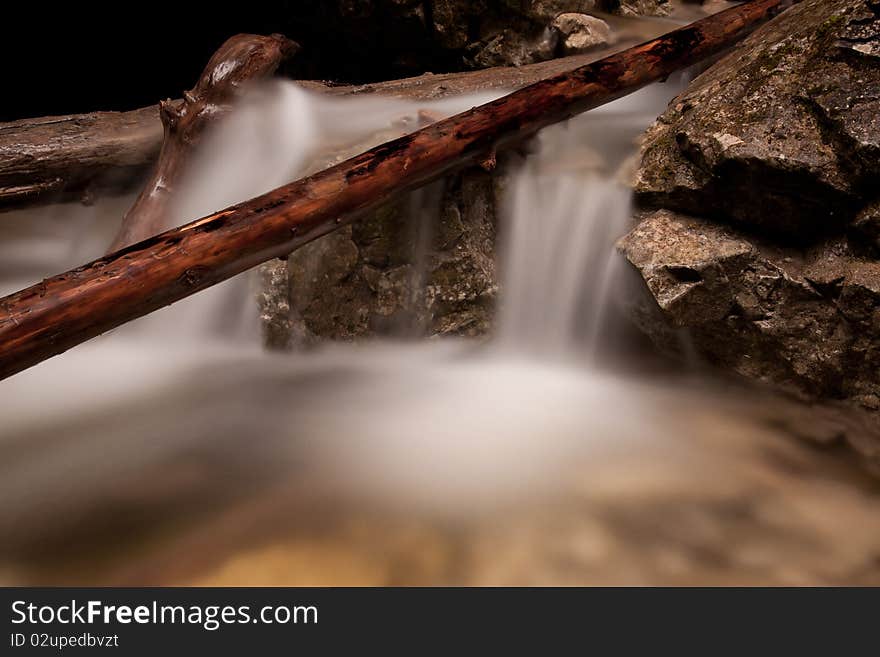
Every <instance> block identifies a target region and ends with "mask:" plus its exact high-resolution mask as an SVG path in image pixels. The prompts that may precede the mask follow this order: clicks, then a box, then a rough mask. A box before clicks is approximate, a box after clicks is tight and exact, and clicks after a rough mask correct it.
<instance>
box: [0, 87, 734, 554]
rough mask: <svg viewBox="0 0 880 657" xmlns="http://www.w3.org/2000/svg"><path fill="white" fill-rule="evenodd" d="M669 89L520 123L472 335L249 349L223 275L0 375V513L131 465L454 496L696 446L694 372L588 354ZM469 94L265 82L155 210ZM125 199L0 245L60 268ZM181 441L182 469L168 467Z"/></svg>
mask: <svg viewBox="0 0 880 657" xmlns="http://www.w3.org/2000/svg"><path fill="white" fill-rule="evenodd" d="M676 91H677V88H676V86H675V85H673V84H671V83H668V84H665V85H656V86H654V87H651V88H649V89H646V90H643V91H642V92H639V93H637V94H634V95H632V96H630V97H628V98H626V99H623V100H621V101H617V102H615V103H612V104H610V105H608V106H605V107H603V108H601V109H599V110H597V111H595V112H591V113H589V114H587V115H585V116H583V117H579V118H577V119H575V120H572V121H571V122H570V123H569V124H568V125H563V126H557V127H553V128H550V129H547V130H545V131H544V132H543V133H542V134H541V136H540V140H539V142H540V143H539V145H538V148H537V152H536V153H535V154H534V155H532V156H530V157H529V158H528V159H527V161H526V163H525V164H524V165H523V167H522V169H521V171H520V172H519V173H518V174H517V176H516V177H515V183H514V184H513V185H511V186H510V189H509V191H510V193H509V196H508V198H507V199H506V202H505V211H504V214H503V217H502V225H501V226H500V227H499V231H500V233H501V234H502V235H503V236H504V237H503V242H504V245H503V249H502V254H501V258H502V260H503V277H502V281H501V283H502V295H501V310H500V322H499V326H498V330H497V335H496V339H495V340H494V341H493V342H492V344H491V345H490V346H489V347H485V348H484V347H478V346H475V345H473V344H469V343H467V342H460V341H440V342H437V341H431V342H423V343H417V344H413V343H408V344H398V343H394V342H373V343H367V344H364V345H360V346H352V345H327V346H325V347H324V348H323V349H322V350H319V351H317V352H312V353H308V354H305V353H293V354H291V355H289V356H284V355H279V354H265V353H262V351H261V349H260V346H259V331H258V327H257V325H256V318H257V310H256V308H255V303H254V293H253V292H254V290H253V286H252V283H251V282H250V281H249V279H248V277H247V276H244V277H239V278H238V279H236V280H233V281H230V282H229V283H227V284H225V285H222V286H218V287H216V288H214V289H212V290H208V291H206V292H204V293H201V294H199V295H197V296H196V297H194V298H192V299H189V300H186V301H184V302H180V303H178V304H176V305H174V306H172V307H170V308H168V309H165V310H163V311H161V312H158V313H155V314H154V315H153V316H151V317H148V318H145V319H143V320H140V321H138V322H134V323H132V324H131V325H129V326H126V327H122V328H120V329H118V330H117V331H114V332H113V333H111V334H110V335H107V336H103V337H101V338H99V339H96V340H94V341H92V342H90V343H88V344H85V345H82V346H80V347H77V348H75V349H73V350H71V351H70V352H68V353H66V354H63V355H62V356H59V357H56V358H53V359H51V360H50V361H47V362H45V363H42V364H41V365H39V366H37V367H34V368H32V369H31V370H28V371H26V372H24V373H22V374H19V375H17V376H15V377H13V378H11V379H9V380H7V381H4V382H2V383H0V399H2V404H3V408H2V415H3V422H2V426H0V452H2V453H3V454H4V457H3V458H2V459H0V473H2V477H0V527H2V528H4V530H5V531H8V532H10V535H14V534H16V533H19V534H21V535H22V536H24V537H25V539H22V540H26V539H27V537H28V536H31V535H32V534H34V533H35V534H34V535H39V532H40V531H41V528H44V527H45V526H46V525H47V524H50V523H61V524H62V525H63V522H64V521H70V519H71V518H74V519H75V518H76V517H77V514H78V513H79V512H80V510H81V509H83V508H92V507H95V506H99V507H100V505H101V504H103V503H104V502H102V500H106V499H108V498H110V499H115V496H119V495H123V497H124V496H125V495H130V494H131V493H130V489H131V488H132V487H134V488H135V489H137V490H138V491H139V493H138V495H142V496H143V498H144V499H153V498H154V497H155V496H157V495H158V496H161V495H163V494H164V495H171V496H172V497H173V498H174V499H175V500H178V501H179V500H183V499H186V498H189V497H193V496H196V497H197V496H198V495H212V494H216V493H217V491H220V490H222V491H224V494H229V493H230V491H238V490H240V489H247V488H248V487H249V486H260V485H269V484H270V483H272V482H276V481H278V480H279V479H281V480H284V479H287V478H290V477H294V478H303V479H304V480H306V481H308V482H309V485H310V486H311V487H312V491H313V493H314V494H316V495H324V494H327V495H332V496H339V495H342V496H343V497H344V498H346V499H349V500H358V503H370V504H380V505H383V506H389V505H390V506H392V507H399V506H404V507H407V508H410V507H413V508H416V509H419V510H420V512H427V511H431V512H437V511H439V512H442V513H443V514H449V513H452V514H463V513H470V512H473V511H475V510H480V509H485V508H492V507H495V506H497V505H505V504H510V503H514V502H516V503H518V502H519V501H522V500H525V499H532V498H534V497H535V496H541V495H545V494H552V493H553V491H555V490H556V489H557V488H558V487H559V485H560V483H561V482H563V481H567V480H568V479H569V477H570V475H571V473H570V466H571V464H573V463H579V464H583V463H584V462H586V463H587V464H588V466H589V467H588V471H589V472H592V473H593V474H592V475H585V474H584V471H583V470H581V471H580V474H579V475H578V476H580V477H584V476H588V478H589V477H591V476H596V477H599V475H600V473H601V472H606V471H607V468H608V467H610V464H612V463H614V462H621V463H622V462H626V463H630V462H631V461H632V459H633V455H635V454H638V456H639V459H642V462H643V463H650V464H653V465H657V464H662V463H677V464H679V465H680V464H684V463H686V464H694V463H702V462H703V461H704V460H705V459H706V458H707V455H706V454H700V453H698V452H697V451H695V450H694V449H693V448H692V447H689V445H690V444H691V443H690V442H689V439H688V436H689V435H693V434H695V432H697V433H700V432H702V433H705V432H706V431H707V426H708V425H707V424H706V421H705V420H701V419H700V417H701V411H699V410H698V407H699V400H698V398H697V397H696V396H695V395H693V394H690V395H681V394H677V393H676V391H671V390H667V389H665V388H664V387H663V386H655V385H654V384H651V383H649V382H639V381H636V380H633V379H631V378H629V377H626V376H624V375H623V374H618V373H615V372H614V371H608V370H600V369H598V368H596V367H595V366H592V365H591V360H592V359H591V355H594V354H595V353H597V352H598V351H601V350H602V349H603V342H602V339H601V337H602V334H603V331H602V330H600V329H602V328H603V327H605V328H606V329H607V328H608V327H607V321H606V320H607V319H608V313H607V312H606V310H607V308H608V305H609V297H610V296H611V295H610V290H611V289H612V286H613V285H614V283H615V280H616V275H615V272H616V267H617V266H618V264H619V261H618V260H617V257H616V256H615V255H614V251H613V248H612V244H613V241H614V239H616V238H617V237H618V236H619V235H620V234H621V233H622V232H623V231H624V230H625V226H626V222H627V221H628V218H629V216H630V203H629V192H628V191H627V190H626V189H625V188H624V187H622V186H621V185H620V184H619V182H618V179H619V177H620V175H621V169H622V168H625V166H626V163H627V159H628V158H629V157H630V156H631V155H632V154H633V152H634V140H635V138H636V136H637V135H638V134H639V133H640V132H641V131H642V130H643V129H644V128H645V127H646V126H647V125H648V123H649V122H650V121H651V120H652V119H653V118H654V117H655V116H656V115H657V114H659V113H660V112H661V111H662V110H663V108H664V106H665V104H666V102H667V101H668V99H669V98H671V97H672V96H673V95H674V94H675V93H676ZM486 100H487V98H485V97H467V98H456V99H451V100H447V101H443V102H442V103H437V104H432V105H424V104H420V105H413V104H408V103H403V102H398V101H390V100H380V99H375V98H372V99H346V100H337V99H328V98H319V97H313V96H310V95H308V94H306V93H304V92H303V91H301V90H299V89H298V88H296V87H294V86H293V85H290V84H280V85H275V86H273V87H268V88H266V89H263V90H261V91H259V92H257V93H256V94H255V95H254V96H253V97H252V98H251V99H250V101H249V102H248V103H246V104H245V106H243V107H242V108H241V110H240V111H239V112H238V113H237V114H236V115H234V117H233V118H232V119H231V120H230V121H228V122H227V124H226V125H225V127H224V129H223V130H222V131H221V132H220V133H219V134H217V135H215V137H214V138H213V140H211V141H210V142H209V144H208V146H207V147H206V148H205V149H204V152H203V154H202V157H201V161H200V163H199V166H198V167H197V168H196V172H195V173H194V175H192V176H191V178H190V180H189V181H188V182H187V184H186V186H185V188H184V190H183V191H182V193H181V194H180V196H179V198H178V205H177V209H176V217H177V219H178V220H180V221H181V222H182V221H184V220H187V219H191V218H193V217H196V216H199V215H203V214H206V213H209V212H211V211H213V210H216V209H219V208H222V207H224V206H226V205H229V204H231V203H234V202H237V201H240V200H242V199H245V198H248V197H251V196H253V195H255V194H258V193H261V192H264V191H266V190H268V189H270V188H272V187H274V186H277V185H279V184H281V183H283V182H285V181H287V180H289V179H292V178H295V177H297V176H300V175H303V174H304V173H308V172H310V171H313V170H316V169H319V168H321V167H322V166H325V165H326V164H327V163H328V162H332V161H334V160H336V159H339V158H342V157H344V156H345V155H346V154H348V153H351V152H358V151H360V150H363V149H364V148H365V147H367V146H369V145H371V144H374V143H379V142H381V141H384V140H387V139H388V138H390V137H393V136H396V135H399V134H402V133H404V132H406V131H408V130H411V129H413V128H414V127H416V126H417V123H418V120H419V119H418V116H419V110H429V111H430V112H431V113H432V114H433V115H446V114H451V113H454V112H457V111H461V110H463V109H467V108H469V107H471V106H473V105H476V104H479V103H481V102H484V101H486ZM328 153H329V154H328ZM427 197H430V195H428V196H427ZM124 207H125V201H119V202H108V203H106V204H103V205H101V206H97V207H95V208H79V207H67V206H64V207H59V208H53V209H50V210H48V211H45V212H41V213H34V212H31V213H19V215H18V216H9V217H8V218H7V222H6V224H5V225H6V226H7V227H15V228H14V230H16V231H18V232H19V234H18V235H17V236H16V237H15V238H14V239H13V238H12V237H10V236H7V239H6V240H4V241H3V242H2V245H3V246H2V247H0V248H2V249H3V250H4V252H3V253H0V256H3V257H5V256H6V255H7V253H8V254H16V253H19V254H21V253H25V252H26V253H27V258H26V259H24V260H26V264H28V265H29V270H28V271H29V274H30V275H31V277H32V280H36V279H38V278H39V277H41V276H45V275H48V274H51V273H54V272H57V271H60V270H63V269H65V268H67V267H69V266H71V265H74V264H77V263H78V262H79V261H81V260H84V259H86V257H89V256H95V255H97V254H99V253H100V251H101V249H102V248H103V247H104V245H105V244H106V243H107V242H108V241H109V239H110V236H111V235H112V233H113V230H114V226H115V221H116V218H117V217H119V216H121V212H122V209H123V208H124ZM24 215H28V216H24ZM418 229H419V230H421V229H422V228H418ZM87 235H88V236H90V237H89V238H88V239H87V238H86V237H85V236H87ZM74 237H76V239H74ZM69 244H74V246H73V247H72V248H69V249H68V246H67V245H69ZM417 257H418V254H414V258H416V259H417ZM22 264H23V263H18V264H14V265H10V266H9V267H8V272H7V273H5V274H4V275H5V276H6V278H5V279H4V280H3V283H4V287H5V288H6V290H5V291H11V290H13V289H15V288H17V287H20V286H22V285H23V284H25V283H27V282H32V280H31V281H25V280H22V279H21V278H20V277H15V278H14V277H13V274H17V273H19V272H21V271H22V270H23V267H22V266H21V265H22ZM612 328H613V327H612ZM712 426H713V428H711V430H710V431H711V432H715V433H718V432H721V433H724V431H723V430H721V429H718V427H717V426H715V425H712ZM182 463H183V464H191V467H195V468H196V469H197V471H198V472H199V473H201V474H200V475H199V476H198V477H196V478H195V479H194V480H192V481H191V480H190V479H187V478H186V477H184V483H180V481H178V479H176V478H175V477H176V474H175V473H178V470H179V469H180V468H181V467H183V466H182V465H181V464H182ZM728 463H729V461H728ZM186 467H190V466H189V465H188V466H186ZM628 467H629V466H628ZM690 467H691V466H690V465H688V468H690ZM697 469H699V470H701V471H703V472H709V471H711V468H709V467H708V466H707V465H706V464H704V465H703V466H702V467H700V468H697ZM186 471H187V472H189V470H186ZM644 474H645V473H644V472H643V471H642V472H641V475H640V476H644ZM187 476H189V475H187ZM169 478H170V479H169ZM121 491H128V492H121ZM169 491H170V492H169ZM133 504H135V507H136V506H137V503H133ZM168 513H173V505H172V507H171V508H169V510H168ZM27 540H29V539H27Z"/></svg>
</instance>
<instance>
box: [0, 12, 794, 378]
mask: <svg viewBox="0 0 880 657" xmlns="http://www.w3.org/2000/svg"><path fill="white" fill-rule="evenodd" d="M788 4H789V3H788V2H787V1H786V0H753V1H752V2H749V3H746V4H744V5H740V6H737V7H733V8H731V9H729V10H727V11H724V12H721V13H719V14H716V15H714V16H712V17H709V18H706V19H703V20H701V21H698V22H696V23H693V24H692V25H689V26H687V27H684V28H682V29H679V30H676V31H674V32H670V33H669V34H667V35H665V36H663V37H660V38H658V39H655V40H653V41H649V42H647V43H644V44H642V45H639V46H636V47H634V48H630V49H628V50H626V51H624V52H622V53H619V54H616V55H613V56H611V57H607V58H605V59H602V60H600V61H598V62H595V63H593V64H589V65H587V66H583V67H581V68H577V69H575V70H573V71H570V72H568V73H564V74H561V75H558V76H555V77H552V78H549V79H546V80H542V81H540V82H537V83H535V84H533V85H531V86H529V87H526V88H524V89H520V90H519V91H517V92H515V93H512V94H510V95H508V96H505V97H503V98H500V99H498V100H496V101H493V102H491V103H487V104H485V105H481V106H480V107H476V108H474V109H471V110H469V111H467V112H463V113H461V114H458V115H456V116H453V117H451V118H449V119H446V120H443V121H440V122H438V123H434V124H432V125H430V126H428V127H426V128H423V129H421V130H419V131H417V132H414V133H412V134H410V135H406V136H404V137H401V138H399V139H395V140H394V141H391V142H388V143H386V144H382V145H380V146H377V147H376V148H373V149H371V150H369V151H367V152H366V153H363V154H361V155H358V156H356V157H353V158H351V159H349V160H347V161H345V162H342V163H341V164H338V165H336V166H334V167H331V168H329V169H326V170H324V171H321V172H319V173H316V174H314V175H312V176H309V177H307V178H304V179H302V180H298V181H295V182H292V183H290V184H288V185H285V186H283V187H279V188H278V189H275V190H273V191H271V192H268V193H266V194H264V195H262V196H259V197H257V198H255V199H252V200H250V201H247V202H245V203H241V204H239V205H235V206H232V207H230V208H228V209H226V210H222V211H220V212H217V213H214V214H212V215H209V216H207V217H204V218H202V219H199V220H197V221H194V222H192V223H189V224H187V225H185V226H182V227H180V228H177V229H173V230H169V231H166V232H164V233H162V234H160V235H156V236H155V237H152V238H149V239H147V240H144V241H143V242H139V243H138V244H135V245H133V246H130V247H128V248H125V249H123V250H121V251H118V252H116V253H113V254H110V255H108V256H106V257H104V258H101V259H99V260H96V261H94V262H91V263H88V264H86V265H83V266H82V267H79V268H77V269H74V270H72V271H69V272H65V273H63V274H59V275H57V276H54V277H52V278H49V279H46V280H44V281H42V282H41V283H38V284H37V285H34V286H32V287H29V288H27V289H25V290H22V291H20V292H18V293H15V294H12V295H10V296H8V297H5V298H3V299H0V311H2V315H0V378H5V377H7V376H10V375H12V374H14V373H16V372H19V371H21V370H23V369H25V368H27V367H30V366H32V365H34V364H36V363H39V362H40V361H42V360H45V359H46V358H49V357H51V356H53V355H55V354H58V353H61V352H63V351H65V350H66V349H69V348H70V347H72V346H74V345H77V344H79V343H81V342H84V341H86V340H88V339H90V338H93V337H95V336H97V335H100V334H101V333H103V332H105V331H108V330H110V329H112V328H114V327H116V326H119V325H120V324H123V323H125V322H128V321H130V320H132V319H135V318H137V317H141V316H143V315H146V314H147V313H150V312H152V311H154V310H157V309H158V308H161V307H163V306H166V305H168V304H170V303H173V302H174V301H177V300H179V299H182V298H184V297H187V296H189V295H191V294H194V293H195V292H198V291H199V290H203V289H205V288H207V287H210V286H211V285H214V284H216V283H219V282H220V281H223V280H225V279H227V278H230V277H232V276H234V275H236V274H239V273H241V272H244V271H246V270H248V269H250V268H251V267H254V266H255V265H257V264H259V263H261V262H264V261H266V260H269V259H271V258H273V257H279V256H284V255H286V254H288V253H290V252H291V251H293V250H295V249H296V248H298V247H299V246H302V245H303V244H305V243H307V242H310V241H312V240H314V239H316V238H318V237H320V236H322V235H325V234H327V233H329V232H331V231H333V230H335V229H336V228H338V227H339V226H340V225H342V224H344V223H346V222H349V221H352V220H354V219H357V218H358V217H360V216H363V215H364V214H365V213H367V212H369V211H370V210H372V209H375V208H376V207H378V206H379V205H381V204H382V203H384V202H386V201H387V200H388V199H389V198H391V197H392V196H394V195H396V194H400V193H403V192H406V191H409V190H412V189H414V188H417V187H419V186H421V185H424V184H425V183H427V182H429V181H430V180H433V179H436V178H438V177H440V176H442V175H444V174H446V173H448V172H450V171H452V170H455V169H457V168H460V167H463V166H466V165H468V164H474V163H482V164H484V165H485V166H490V165H491V163H493V162H494V155H495V152H496V150H497V149H500V148H504V147H508V146H510V145H512V144H515V143H517V142H519V141H520V140H523V139H526V138H528V137H530V136H532V135H534V134H535V133H536V132H537V131H538V130H540V129H541V128H543V127H545V126H547V125H550V124H552V123H556V122H559V121H564V120H566V119H568V118H570V117H572V116H574V115H575V114H578V113H580V112H584V111H586V110H588V109H591V108H593V107H596V106H598V105H601V104H604V103H607V102H609V101H611V100H614V99H616V98H620V97H621V96H624V95H626V94H628V93H630V92H632V91H635V90H637V89H639V88H641V87H644V86H645V85H647V84H649V83H651V82H655V81H657V80H662V79H664V78H666V77H667V76H668V75H669V74H670V73H672V72H674V71H676V70H678V69H681V68H683V67H686V66H688V65H690V64H693V63H695V62H697V61H699V60H701V59H702V58H704V57H707V56H708V55H710V54H712V53H715V52H717V51H718V50H719V49H722V48H724V47H726V46H729V45H730V44H732V43H734V42H735V41H737V40H738V39H740V38H741V37H743V36H744V35H745V34H746V33H747V32H748V31H750V30H751V29H752V28H753V27H754V26H755V25H757V24H758V23H759V22H761V21H763V20H766V19H768V18H770V17H771V16H773V15H775V14H776V13H778V11H779V10H780V9H781V8H782V7H783V6H787V5H788Z"/></svg>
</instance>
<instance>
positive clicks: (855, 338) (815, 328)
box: [619, 0, 880, 458]
mask: <svg viewBox="0 0 880 657" xmlns="http://www.w3.org/2000/svg"><path fill="white" fill-rule="evenodd" d="M878 183H880V1H878V0H805V1H804V2H803V3H801V4H799V5H797V6H795V7H794V8H792V9H790V10H789V11H787V12H785V13H784V14H782V15H781V16H779V17H778V18H776V19H775V20H773V21H771V22H770V23H768V24H767V25H765V26H764V27H762V28H761V29H759V30H757V31H756V32H755V33H754V34H753V35H752V36H750V37H749V38H748V39H747V40H746V41H744V42H743V44H742V45H741V46H740V47H738V48H736V49H735V50H734V51H733V52H732V53H730V54H729V55H728V56H726V57H725V58H724V59H722V60H721V61H720V62H718V63H717V64H715V65H714V66H712V67H711V68H710V69H708V70H707V71H706V72H705V73H703V74H702V75H701V76H699V77H698V78H696V79H695V80H694V81H693V83H692V84H691V85H690V87H689V88H688V89H687V90H686V91H685V92H684V93H683V94H682V95H681V96H679V97H678V98H677V99H675V100H674V101H673V102H672V103H671V104H670V107H669V109H668V111H667V112H666V113H665V114H664V115H663V116H661V117H660V119H659V120H658V121H657V123H656V124H655V125H654V126H653V127H652V128H651V129H650V130H649V131H648V133H647V135H646V136H645V139H644V143H643V148H642V158H641V165H640V168H639V170H638V173H637V175H636V181H635V187H636V193H637V197H638V199H639V201H640V204H641V205H642V207H643V208H644V210H643V211H642V212H640V213H639V215H638V216H637V217H636V225H635V228H634V229H633V230H632V232H630V233H629V234H628V235H627V236H626V237H625V238H623V239H622V240H621V242H620V244H619V246H620V249H621V250H622V252H623V254H624V255H625V257H626V258H627V259H628V261H629V262H630V263H631V264H632V266H633V267H634V269H635V270H636V271H637V272H638V273H639V274H640V276H641V279H642V280H643V282H644V288H645V289H646V290H647V294H646V295H644V296H642V297H636V301H634V302H633V303H632V304H631V308H630V310H631V314H632V316H633V317H634V318H635V319H636V322H637V324H638V325H639V326H640V327H641V328H642V329H643V330H644V331H645V332H646V333H647V334H648V335H650V336H651V337H652V338H653V339H654V341H655V342H656V343H657V344H658V345H660V346H661V347H663V348H664V349H666V350H668V351H679V352H681V351H683V350H690V351H691V352H694V351H695V352H696V353H697V354H699V355H700V356H701V357H702V358H703V359H705V360H707V361H709V362H711V363H714V364H716V365H719V366H721V367H723V368H726V369H728V370H732V371H734V372H736V373H739V374H742V375H745V376H747V377H750V378H753V379H757V380H760V381H763V382H767V383H770V384H773V385H774V386H777V387H783V388H786V389H789V390H792V391H794V392H796V393H797V394H799V395H801V396H804V397H807V398H810V399H814V400H826V401H827V400H842V401H843V402H845V403H847V404H850V405H856V406H858V407H860V408H861V409H862V411H860V412H864V413H867V416H869V417H870V418H871V419H870V420H869V424H871V425H872V426H875V427H876V426H877V425H880V422H878V421H877V420H878V418H880V414H878V411H880V260H878V256H880V184H878ZM865 445H869V447H866V446H865ZM862 451H863V452H864V453H868V452H871V453H872V454H873V455H874V456H877V457H878V458H880V441H877V440H874V441H873V442H870V441H869V442H868V443H864V444H863V445H862Z"/></svg>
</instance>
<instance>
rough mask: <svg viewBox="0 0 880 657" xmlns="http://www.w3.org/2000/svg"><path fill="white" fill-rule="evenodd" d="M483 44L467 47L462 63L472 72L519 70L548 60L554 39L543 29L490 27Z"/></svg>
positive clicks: (554, 42) (547, 30)
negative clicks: (486, 69) (489, 69)
mask: <svg viewBox="0 0 880 657" xmlns="http://www.w3.org/2000/svg"><path fill="white" fill-rule="evenodd" d="M485 33H486V36H485V37H484V38H483V40H481V41H479V42H476V43H473V44H471V45H470V46H469V47H468V50H467V55H466V57H465V61H467V62H468V63H469V64H470V65H471V66H472V67H474V68H489V67H491V66H522V65H523V64H534V63H535V62H542V61H546V60H548V59H552V58H553V57H554V55H555V53H556V44H557V41H558V37H557V35H556V33H555V32H554V31H553V30H550V29H547V28H541V29H534V28H530V27H528V26H520V27H504V28H502V29H500V30H499V29H497V28H494V27H490V28H488V29H487V30H486V32H485Z"/></svg>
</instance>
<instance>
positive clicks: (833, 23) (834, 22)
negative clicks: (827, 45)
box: [816, 14, 845, 39]
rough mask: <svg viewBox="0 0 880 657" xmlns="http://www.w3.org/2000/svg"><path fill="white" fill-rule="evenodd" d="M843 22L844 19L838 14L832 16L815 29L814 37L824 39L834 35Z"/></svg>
mask: <svg viewBox="0 0 880 657" xmlns="http://www.w3.org/2000/svg"><path fill="white" fill-rule="evenodd" d="M844 20H845V17H844V16H841V15H840V14H838V15H836V16H832V17H831V18H829V19H827V20H825V21H824V22H823V23H822V24H821V25H820V26H819V27H818V28H816V36H818V37H819V38H820V39H825V38H826V37H827V36H829V35H830V34H832V33H834V32H835V31H836V30H837V28H838V27H839V26H840V25H841V24H842V23H843V21H844Z"/></svg>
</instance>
